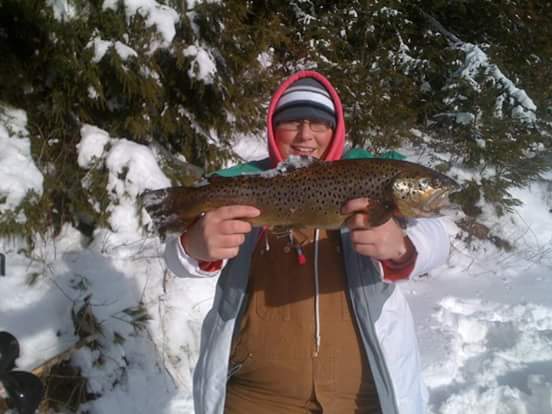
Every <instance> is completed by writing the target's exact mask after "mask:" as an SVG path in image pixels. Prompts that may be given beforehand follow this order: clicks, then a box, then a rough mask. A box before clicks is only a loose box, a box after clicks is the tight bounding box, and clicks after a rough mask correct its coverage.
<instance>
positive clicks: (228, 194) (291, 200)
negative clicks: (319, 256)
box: [140, 156, 459, 234]
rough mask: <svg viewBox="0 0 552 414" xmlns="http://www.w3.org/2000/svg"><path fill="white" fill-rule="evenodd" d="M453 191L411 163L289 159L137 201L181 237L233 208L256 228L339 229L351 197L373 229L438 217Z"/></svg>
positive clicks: (162, 227) (158, 224)
mask: <svg viewBox="0 0 552 414" xmlns="http://www.w3.org/2000/svg"><path fill="white" fill-rule="evenodd" d="M458 189H459V185H458V183H456V181H454V180H453V179H452V178H450V177H448V176H446V175H444V174H442V173H440V172H438V171H436V170H434V169H431V168H429V167H425V166H423V165H420V164H416V163H412V162H409V161H403V160H391V159H378V158H368V159H348V160H337V161H322V160H319V159H316V158H312V157H305V156H292V157H290V158H289V159H288V160H286V161H283V162H281V163H280V164H278V166H277V167H276V168H274V169H271V170H267V171H264V172H261V173H256V174H249V173H248V174H243V175H239V176H235V177H223V176H218V175H212V176H210V177H208V178H206V179H204V180H203V182H201V183H197V184H196V185H193V186H179V187H169V188H164V189H159V190H149V191H146V192H144V193H142V195H141V196H140V198H141V203H142V206H143V207H144V208H145V210H146V212H147V213H148V215H149V216H150V217H151V219H152V222H153V224H154V226H155V228H156V229H157V230H158V231H159V233H162V234H164V233H166V232H178V233H180V232H183V231H185V230H186V229H187V227H188V226H189V225H190V224H192V223H194V222H195V221H196V220H197V219H198V217H200V216H201V215H202V214H204V213H206V212H207V211H209V210H212V209H216V208H219V207H222V206H229V205H238V204H239V205H249V206H253V207H256V208H258V209H259V210H260V212H261V213H260V215H259V216H257V217H255V218H248V219H246V220H247V221H249V222H250V223H251V224H252V225H254V226H268V227H269V228H301V227H315V228H324V229H338V228H340V227H341V226H343V224H344V222H345V221H346V219H347V218H348V215H345V214H343V213H342V212H341V209H342V208H343V206H344V205H345V204H346V203H347V202H348V201H349V200H352V199H355V198H368V199H369V204H368V207H367V208H366V213H367V214H368V219H369V225H370V226H372V227H376V226H378V225H381V224H383V223H385V222H386V221H387V220H389V219H390V218H391V217H396V218H397V219H401V218H403V219H407V218H419V217H436V216H439V215H441V213H440V210H441V209H442V208H444V207H447V206H449V199H448V196H449V195H450V194H451V193H452V192H454V191H457V190H458Z"/></svg>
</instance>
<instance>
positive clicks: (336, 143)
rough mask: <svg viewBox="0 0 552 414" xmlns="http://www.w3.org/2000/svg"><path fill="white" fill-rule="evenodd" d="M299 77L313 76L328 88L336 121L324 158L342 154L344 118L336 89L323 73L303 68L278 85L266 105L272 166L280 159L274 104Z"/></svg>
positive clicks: (331, 158) (330, 158)
mask: <svg viewBox="0 0 552 414" xmlns="http://www.w3.org/2000/svg"><path fill="white" fill-rule="evenodd" d="M301 78H314V79H316V80H317V81H319V82H320V83H322V85H324V86H325V87H326V89H327V90H328V92H329V93H330V96H331V98H332V100H333V102H334V105H335V113H336V121H337V122H336V127H335V131H334V135H333V138H332V142H331V143H330V146H329V147H328V149H327V150H326V154H325V155H324V160H327V161H335V160H338V159H340V158H341V156H342V155H343V149H344V147H345V120H344V118H343V106H342V105H341V99H340V98H339V95H338V94H337V92H336V90H335V89H334V87H333V86H332V84H331V83H330V81H329V80H328V79H326V78H325V77H324V76H323V75H321V74H320V73H318V72H315V71H313V70H303V71H300V72H297V73H295V74H293V75H291V76H290V77H289V78H287V79H286V80H285V81H284V82H283V83H282V84H281V85H280V86H279V87H278V90H276V93H274V95H273V96H272V99H271V101H270V105H269V106H268V113H267V119H266V125H267V133H268V153H269V155H270V159H271V160H272V163H273V165H274V166H275V165H276V164H278V163H279V162H280V161H282V155H281V154H280V150H279V149H278V145H276V138H275V135H274V127H273V125H272V117H273V115H274V110H275V108H276V104H277V103H278V100H279V99H280V97H281V96H282V94H283V93H284V91H285V90H286V89H287V88H288V87H289V86H290V85H291V84H292V83H293V82H295V81H296V80H298V79H301Z"/></svg>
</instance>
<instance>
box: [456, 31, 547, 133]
mask: <svg viewBox="0 0 552 414" xmlns="http://www.w3.org/2000/svg"><path fill="white" fill-rule="evenodd" d="M456 47H458V48H459V49H460V50H462V51H463V52H464V53H465V54H466V58H465V61H464V64H463V66H462V67H461V68H460V69H459V72H458V74H459V76H460V77H461V78H464V79H465V80H467V81H468V82H469V83H470V85H471V86H472V88H474V90H476V91H479V90H480V88H481V86H480V84H479V82H478V81H477V80H476V77H477V76H478V75H479V74H480V73H483V74H484V75H486V76H487V77H488V79H490V80H492V81H493V82H494V83H495V84H496V85H498V87H499V90H500V91H504V93H503V94H501V95H499V96H498V97H497V100H496V106H495V108H496V109H495V113H496V114H497V115H498V116H499V117H501V116H502V107H503V105H504V103H505V102H509V103H510V104H511V105H512V107H513V109H512V117H513V118H515V119H519V120H521V121H524V122H527V123H534V122H535V121H536V119H537V118H536V111H537V106H536V105H535V103H534V102H533V100H532V99H531V98H530V97H529V96H528V95H527V93H526V92H525V91H524V90H523V89H520V88H518V87H517V86H515V84H514V83H513V82H512V81H511V80H510V79H508V78H507V77H506V76H505V75H504V74H503V73H502V71H501V70H500V69H499V68H498V66H497V65H495V64H491V63H490V62H489V57H488V56H487V54H486V53H485V52H484V51H483V50H482V49H481V48H480V47H479V46H477V45H474V44H472V43H468V42H466V43H460V44H459V45H456ZM508 98H509V99H508Z"/></svg>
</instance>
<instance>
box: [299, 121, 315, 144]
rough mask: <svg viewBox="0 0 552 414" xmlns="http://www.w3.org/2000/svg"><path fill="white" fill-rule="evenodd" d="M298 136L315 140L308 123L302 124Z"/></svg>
mask: <svg viewBox="0 0 552 414" xmlns="http://www.w3.org/2000/svg"><path fill="white" fill-rule="evenodd" d="M297 136H298V137H301V138H303V139H305V140H308V139H312V138H313V132H312V129H311V127H310V124H309V123H308V122H304V121H303V122H301V124H300V125H299V130H298V131H297Z"/></svg>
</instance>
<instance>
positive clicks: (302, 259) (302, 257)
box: [288, 230, 307, 266]
mask: <svg viewBox="0 0 552 414" xmlns="http://www.w3.org/2000/svg"><path fill="white" fill-rule="evenodd" d="M288 237H289V244H290V246H293V247H294V248H295V253H297V263H299V264H300V265H301V266H302V265H304V264H305V263H307V256H305V252H304V250H303V247H302V246H301V244H300V243H295V240H294V239H293V230H290V231H289V233H288Z"/></svg>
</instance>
